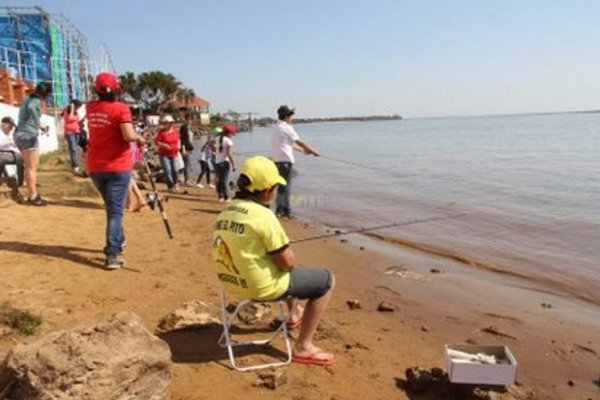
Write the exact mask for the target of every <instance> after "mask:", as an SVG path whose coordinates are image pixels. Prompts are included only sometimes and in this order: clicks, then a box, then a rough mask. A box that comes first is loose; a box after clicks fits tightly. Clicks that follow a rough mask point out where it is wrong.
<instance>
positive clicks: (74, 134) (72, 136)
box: [62, 100, 81, 174]
mask: <svg viewBox="0 0 600 400" xmlns="http://www.w3.org/2000/svg"><path fill="white" fill-rule="evenodd" d="M80 107H81V102H80V101H79V100H72V101H71V103H70V104H69V105H68V106H67V107H66V108H65V109H64V110H63V114H62V117H63V124H64V131H65V140H66V141H67V146H68V147H69V156H70V157H71V171H73V174H78V173H79V165H78V163H77V146H78V145H79V141H80V137H81V120H80V118H79V115H78V114H77V110H78V109H79V108H80Z"/></svg>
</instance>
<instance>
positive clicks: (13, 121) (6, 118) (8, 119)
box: [2, 117, 17, 126]
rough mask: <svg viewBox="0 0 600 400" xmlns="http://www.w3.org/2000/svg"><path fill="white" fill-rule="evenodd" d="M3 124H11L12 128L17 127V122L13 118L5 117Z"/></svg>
mask: <svg viewBox="0 0 600 400" xmlns="http://www.w3.org/2000/svg"><path fill="white" fill-rule="evenodd" d="M2 123H3V124H10V125H12V126H17V124H15V120H14V119H12V118H11V117H4V118H2Z"/></svg>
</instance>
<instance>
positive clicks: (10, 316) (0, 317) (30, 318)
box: [0, 303, 42, 335]
mask: <svg viewBox="0 0 600 400" xmlns="http://www.w3.org/2000/svg"><path fill="white" fill-rule="evenodd" d="M0 323H3V324H4V325H6V326H8V327H10V328H12V329H15V330H17V331H19V332H21V333H22V334H24V335H33V334H34V333H35V332H36V330H37V328H38V327H39V326H40V325H41V324H42V317H41V316H39V315H36V314H33V313H32V312H31V311H28V310H23V309H19V308H16V307H13V306H11V305H10V304H9V303H3V304H2V305H0Z"/></svg>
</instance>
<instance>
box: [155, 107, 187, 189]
mask: <svg viewBox="0 0 600 400" xmlns="http://www.w3.org/2000/svg"><path fill="white" fill-rule="evenodd" d="M161 122H162V124H163V126H162V128H161V129H160V130H159V131H158V133H157V135H156V137H155V138H154V144H155V145H156V148H157V149H158V154H159V158H160V166H161V167H162V170H163V174H164V176H165V180H166V181H167V188H168V189H169V191H171V192H177V190H178V187H177V172H178V171H177V167H176V164H175V158H176V157H177V156H178V155H179V149H180V148H181V141H180V140H179V132H177V128H175V120H174V119H173V117H172V116H170V115H165V116H164V117H163V118H162V120H161Z"/></svg>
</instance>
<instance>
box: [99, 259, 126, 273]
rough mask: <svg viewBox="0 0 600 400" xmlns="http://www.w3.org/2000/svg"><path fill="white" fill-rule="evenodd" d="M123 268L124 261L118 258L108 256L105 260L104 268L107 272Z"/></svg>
mask: <svg viewBox="0 0 600 400" xmlns="http://www.w3.org/2000/svg"><path fill="white" fill-rule="evenodd" d="M124 266H125V260H123V259H122V258H121V257H120V256H108V257H107V258H106V264H105V265H104V268H106V269H108V270H111V271H113V270H115V269H120V268H123V267H124Z"/></svg>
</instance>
